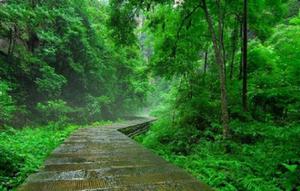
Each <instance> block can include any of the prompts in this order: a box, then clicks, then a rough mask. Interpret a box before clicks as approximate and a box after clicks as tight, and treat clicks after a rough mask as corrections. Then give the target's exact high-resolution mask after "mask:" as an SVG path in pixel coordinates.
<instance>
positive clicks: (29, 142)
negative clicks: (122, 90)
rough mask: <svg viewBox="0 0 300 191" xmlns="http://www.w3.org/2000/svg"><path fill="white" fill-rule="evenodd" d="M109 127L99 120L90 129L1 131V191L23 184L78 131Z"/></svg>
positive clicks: (49, 127)
mask: <svg viewBox="0 0 300 191" xmlns="http://www.w3.org/2000/svg"><path fill="white" fill-rule="evenodd" d="M107 124H111V122H109V121H99V122H95V123H93V124H92V125H89V126H78V125H71V124H64V125H62V124H58V123H51V124H49V125H47V126H41V127H26V128H23V129H21V130H16V129H14V128H10V127H6V128H5V130H4V131H2V132H1V131H0V190H1V191H6V190H13V189H15V188H16V187H17V186H19V185H20V184H22V183H23V182H24V181H25V179H26V178H27V177H28V175H29V174H31V173H34V172H37V171H38V169H39V168H40V166H41V165H42V164H43V162H44V161H45V159H46V158H47V157H48V155H49V154H50V153H51V152H52V151H53V150H54V149H55V148H56V147H58V146H59V145H60V144H61V143H62V142H63V141H64V140H65V138H67V137H68V136H69V135H70V134H71V133H72V132H74V131H75V130H77V129H78V128H81V127H91V126H93V127H97V126H101V125H107Z"/></svg>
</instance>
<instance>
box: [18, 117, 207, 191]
mask: <svg viewBox="0 0 300 191" xmlns="http://www.w3.org/2000/svg"><path fill="white" fill-rule="evenodd" d="M150 120H151V119H143V120H141V119H140V120H132V121H128V122H124V123H122V124H114V125H111V126H105V127H99V128H84V129H79V130H78V131H76V132H75V133H74V134H72V135H71V136H70V137H69V138H68V139H67V140H66V141H65V142H64V143H63V144H62V145H61V146H60V147H58V148H57V149H56V150H54V152H53V153H52V154H51V155H50V156H49V158H48V159H47V160H46V162H45V164H44V166H43V167H42V168H41V169H40V171H39V172H38V173H36V174H33V175H31V176H29V177H28V179H27V181H26V182H25V184H23V185H22V186H21V187H19V189H18V190H19V191H76V190H81V191H148V190H149V191H152V190H159V191H177V190H178V191H185V190H186V191H202V190H203V191H206V190H211V189H210V188H208V187H207V186H206V185H204V184H202V183H200V182H198V181H197V180H196V179H195V178H193V177H192V176H190V175H189V174H188V173H186V172H185V171H183V170H182V169H180V168H178V167H176V166H174V165H171V164H169V163H168V162H166V161H165V160H164V159H162V158H161V157H159V156H157V155H156V154H154V153H153V152H151V151H149V150H147V149H146V148H144V147H143V146H142V145H139V144H138V143H136V142H135V141H134V140H132V139H130V138H129V137H127V136H126V135H124V134H123V133H121V132H119V131H118V130H120V129H122V128H125V127H128V126H136V125H138V124H144V123H146V122H149V121H150Z"/></svg>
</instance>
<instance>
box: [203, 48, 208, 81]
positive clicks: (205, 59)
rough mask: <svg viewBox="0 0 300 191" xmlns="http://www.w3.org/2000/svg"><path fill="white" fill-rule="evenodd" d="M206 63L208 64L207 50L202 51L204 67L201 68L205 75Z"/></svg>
mask: <svg viewBox="0 0 300 191" xmlns="http://www.w3.org/2000/svg"><path fill="white" fill-rule="evenodd" d="M207 64H208V51H205V53H204V69H203V73H204V75H206V71H207Z"/></svg>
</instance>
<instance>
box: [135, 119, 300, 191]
mask: <svg viewBox="0 0 300 191" xmlns="http://www.w3.org/2000/svg"><path fill="white" fill-rule="evenodd" d="M231 128H232V129H234V131H233V132H232V139H231V140H230V141H227V142H224V141H223V140H222V138H221V136H218V135H216V133H215V132H218V131H219V129H220V128H219V127H218V125H215V127H210V128H207V129H206V130H204V131H199V130H197V129H195V128H193V127H192V126H189V127H176V126H173V127H172V124H171V123H170V120H167V119H161V120H159V121H158V122H156V123H155V124H154V125H153V126H152V127H151V129H150V131H148V132H147V134H146V135H141V136H139V137H137V138H136V140H137V141H139V142H141V143H142V144H143V145H145V146H146V147H148V148H150V149H152V150H154V151H155V152H156V153H158V154H159V155H161V156H162V157H164V158H165V159H166V160H168V161H170V162H171V163H173V164H175V165H177V166H180V167H182V168H184V169H186V170H187V171H189V172H190V173H191V174H193V175H194V176H195V177H196V178H198V179H199V180H200V181H203V182H205V183H207V184H209V185H211V186H212V187H214V188H215V189H216V190H221V191H256V190H257V191H277V190H278V191H279V190H290V191H293V190H300V184H299V183H300V176H299V174H300V170H299V169H300V168H299V167H300V166H299V164H300V160H299V156H300V149H299V146H300V137H299V135H300V125H299V124H294V125H289V126H276V125H272V124H266V123H259V122H251V123H241V122H238V121H234V122H232V123H231ZM224 145H226V149H225V146H224Z"/></svg>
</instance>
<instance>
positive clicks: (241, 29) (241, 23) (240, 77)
mask: <svg viewBox="0 0 300 191" xmlns="http://www.w3.org/2000/svg"><path fill="white" fill-rule="evenodd" d="M240 37H241V42H240V43H241V58H240V71H239V80H241V79H242V78H243V21H242V20H241V21H240Z"/></svg>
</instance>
